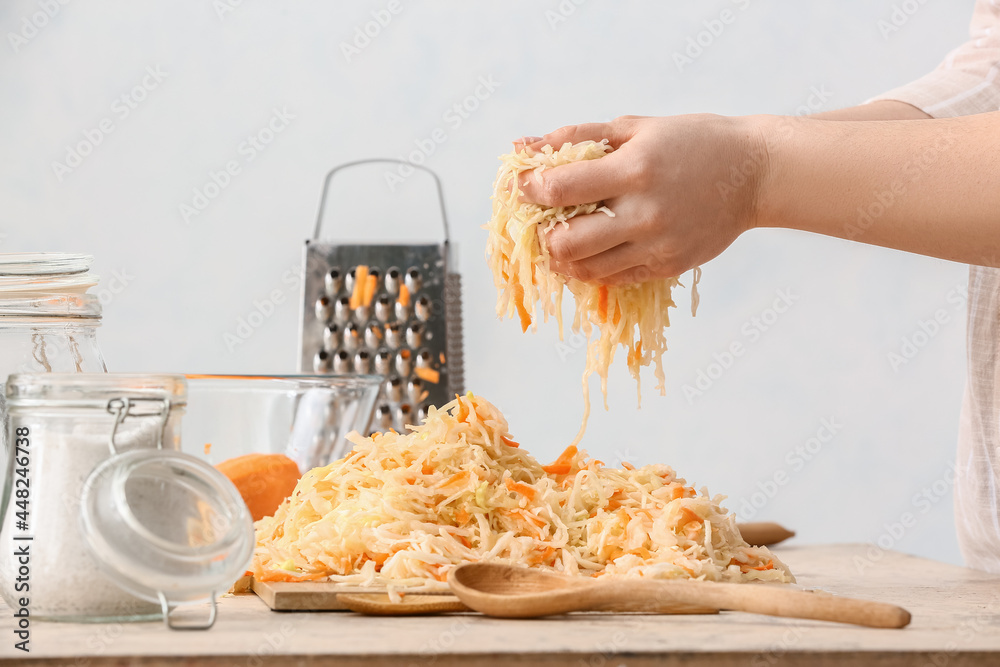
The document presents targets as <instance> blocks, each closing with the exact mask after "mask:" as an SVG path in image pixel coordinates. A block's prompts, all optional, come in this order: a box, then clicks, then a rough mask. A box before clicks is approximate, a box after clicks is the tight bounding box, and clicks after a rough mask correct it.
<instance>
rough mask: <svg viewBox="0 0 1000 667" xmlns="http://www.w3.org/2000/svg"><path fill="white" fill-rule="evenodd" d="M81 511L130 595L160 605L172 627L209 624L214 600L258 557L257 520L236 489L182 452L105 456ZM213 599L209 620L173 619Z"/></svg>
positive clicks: (92, 541)
mask: <svg viewBox="0 0 1000 667" xmlns="http://www.w3.org/2000/svg"><path fill="white" fill-rule="evenodd" d="M80 512H81V517H80V519H81V522H82V529H83V534H84V537H85V540H86V543H87V545H88V547H89V548H90V550H91V552H92V553H93V555H94V556H95V558H96V560H97V562H98V564H99V565H100V567H101V569H102V570H103V571H104V572H105V574H107V576H108V577H109V578H110V579H111V580H112V581H114V582H115V583H117V584H118V585H119V586H121V588H123V589H124V590H126V591H128V592H129V593H131V594H133V595H136V596H138V597H140V598H142V599H145V600H150V601H153V602H159V603H160V605H161V607H162V608H163V616H164V621H165V622H166V624H167V626H168V627H171V628H183V629H204V628H208V627H211V625H212V624H213V623H214V621H215V612H216V604H215V600H216V597H217V596H218V594H219V593H220V592H225V591H226V590H228V589H229V587H230V586H231V585H232V584H233V582H235V581H236V580H237V579H238V578H239V577H240V576H241V575H242V574H243V572H244V571H245V570H246V569H247V566H248V565H249V563H250V558H251V556H252V555H253V550H254V544H255V537H254V530H253V522H252V521H251V518H250V513H249V511H248V510H247V507H246V503H244V502H243V499H242V498H241V497H240V494H239V492H238V491H237V490H236V487H234V486H233V484H232V483H231V482H230V481H229V479H228V478H227V477H226V476H225V475H223V474H222V473H220V472H219V471H218V470H216V469H215V468H213V467H212V466H210V465H208V464H207V463H205V462H203V461H201V460H200V459H198V458H196V457H194V456H191V455H189V454H184V453H182V452H177V451H171V450H162V449H134V450H131V451H128V452H125V453H123V454H118V455H117V456H113V457H111V458H110V459H107V460H106V461H104V462H103V463H102V464H100V465H99V466H97V467H96V468H95V469H94V470H93V472H91V474H90V476H89V477H88V478H87V481H86V484H85V485H84V490H83V495H82V497H81V507H80ZM208 600H210V601H211V604H212V606H211V612H210V616H209V619H208V621H207V623H205V624H199V625H178V624H176V623H174V622H173V621H172V619H171V618H170V609H171V608H172V607H175V606H178V605H183V604H192V603H197V602H204V601H208Z"/></svg>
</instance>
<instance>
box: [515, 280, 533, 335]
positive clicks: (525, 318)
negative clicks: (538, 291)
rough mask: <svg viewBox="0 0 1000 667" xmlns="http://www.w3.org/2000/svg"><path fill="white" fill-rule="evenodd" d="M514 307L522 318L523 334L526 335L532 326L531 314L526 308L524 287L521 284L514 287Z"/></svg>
mask: <svg viewBox="0 0 1000 667" xmlns="http://www.w3.org/2000/svg"><path fill="white" fill-rule="evenodd" d="M514 307H515V308H516V309H517V316H518V317H520V318H521V333H524V332H525V331H527V330H528V327H529V326H531V314H530V313H529V312H528V310H527V309H526V308H525V307H524V287H523V286H522V285H521V284H520V283H517V284H515V285H514Z"/></svg>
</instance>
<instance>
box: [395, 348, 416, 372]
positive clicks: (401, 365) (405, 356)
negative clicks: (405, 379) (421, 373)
mask: <svg viewBox="0 0 1000 667" xmlns="http://www.w3.org/2000/svg"><path fill="white" fill-rule="evenodd" d="M412 368H413V353H412V352H410V351H409V350H407V349H405V348H404V349H402V350H400V351H399V352H397V353H396V372H397V373H399V374H400V375H403V376H408V375H409V374H410V371H411V370H412Z"/></svg>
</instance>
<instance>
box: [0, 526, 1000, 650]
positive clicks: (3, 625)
mask: <svg viewBox="0 0 1000 667" xmlns="http://www.w3.org/2000/svg"><path fill="white" fill-rule="evenodd" d="M778 554H779V555H780V557H781V558H782V559H784V560H785V561H786V562H787V563H788V564H789V566H790V567H791V568H792V571H793V572H795V574H796V576H797V577H798V579H799V583H800V584H801V585H803V586H805V587H809V588H813V587H818V588H823V589H825V590H828V591H830V592H833V593H840V594H844V595H852V596H857V597H866V598H870V599H874V600H882V601H886V602H893V603H896V604H899V605H902V606H904V607H906V608H907V609H909V610H910V611H911V612H912V613H913V623H912V624H911V625H910V627H909V628H907V629H905V630H872V629H866V628H855V627H851V626H845V625H834V624H829V623H820V622H814V621H793V620H789V619H777V618H770V617H764V616H756V615H751V614H740V613H723V614H719V615H712V616H647V615H605V614H577V615H573V616H563V617H559V618H548V619H540V620H495V619H489V618H485V617H482V616H478V615H472V614H460V615H451V616H428V617H409V618H372V617H364V616H358V615H355V614H351V613H346V612H326V613H290V612H272V611H270V610H268V609H267V608H266V607H265V606H264V605H263V603H262V602H261V601H260V600H259V599H257V598H256V597H255V596H252V595H250V596H238V597H228V598H224V599H222V600H220V605H219V618H218V621H217V623H216V625H215V627H214V628H213V629H212V630H210V631H207V632H178V631H173V632H171V631H168V630H166V629H165V628H164V626H163V624H162V623H158V622H157V623H133V624H125V625H114V624H111V625H88V624H67V623H44V622H41V621H36V622H34V623H33V624H32V626H31V633H32V634H31V647H32V650H31V653H30V654H27V655H26V654H24V653H22V652H20V651H16V650H15V649H14V648H13V644H14V641H15V640H14V639H13V634H12V631H13V623H12V620H11V616H10V613H9V610H7V609H0V637H2V640H0V641H2V645H0V664H17V665H30V666H31V667H41V666H49V665H52V666H55V665H58V666H60V667H63V666H67V667H104V666H110V665H114V666H121V665H143V666H146V665H170V666H177V665H209V666H215V665H226V666H230V665H239V666H240V667H264V666H271V665H275V666H278V665H280V666H282V667H284V666H292V665H295V666H302V667H304V666H312V665H338V666H342V667H353V666H356V665H358V666H360V665H365V666H372V665H377V666H380V667H382V666H389V665H391V666H393V667H397V666H398V667H409V666H411V665H412V666H414V667H450V666H452V665H455V666H457V665H463V666H470V667H475V666H479V665H484V666H485V665H490V666H492V665H507V664H510V665H519V667H534V666H539V667H550V666H555V665H572V666H574V667H589V666H592V667H618V666H620V665H624V666H627V667H644V666H646V665H654V664H655V665H668V666H670V665H684V666H685V667H691V666H695V665H713V666H716V667H729V666H730V665H741V666H743V665H750V666H751V667H769V666H770V665H787V666H792V665H809V666H810V667H825V666H827V665H879V666H886V667H887V666H890V665H891V666H896V665H899V666H901V667H902V666H905V667H922V666H924V665H933V666H934V667H944V666H945V665H947V666H948V667H964V666H967V665H977V666H978V665H1000V577H998V576H992V575H988V574H985V573H982V572H977V571H975V570H969V569H965V568H961V567H956V566H953V565H945V564H942V563H937V562H934V561H930V560H925V559H921V558H915V557H912V556H906V555H903V554H899V553H894V552H889V551H882V550H880V549H878V548H877V547H873V546H868V545H836V546H813V547H790V548H785V549H779V550H778ZM29 660H30V662H29Z"/></svg>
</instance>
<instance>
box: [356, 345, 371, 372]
mask: <svg viewBox="0 0 1000 667" xmlns="http://www.w3.org/2000/svg"><path fill="white" fill-rule="evenodd" d="M371 369H372V355H371V352H369V351H368V350H360V351H359V352H358V353H357V354H355V355H354V372H355V373H361V374H362V375H367V374H368V373H370V372H371Z"/></svg>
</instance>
